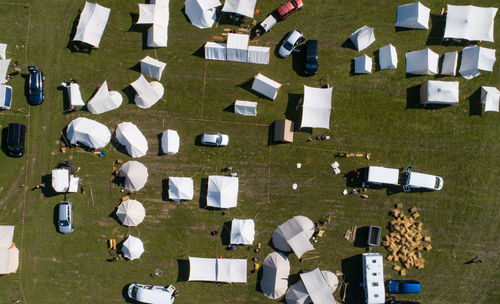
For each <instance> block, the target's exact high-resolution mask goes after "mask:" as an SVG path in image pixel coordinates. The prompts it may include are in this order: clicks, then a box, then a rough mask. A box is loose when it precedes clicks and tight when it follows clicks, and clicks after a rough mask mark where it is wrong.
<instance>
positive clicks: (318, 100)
mask: <svg viewBox="0 0 500 304" xmlns="http://www.w3.org/2000/svg"><path fill="white" fill-rule="evenodd" d="M331 109H332V88H312V87H308V86H306V85H305V86H304V103H303V105H302V122H301V124H300V127H301V128H324V129H330V111H331Z"/></svg>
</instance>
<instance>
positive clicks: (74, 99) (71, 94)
mask: <svg viewBox="0 0 500 304" xmlns="http://www.w3.org/2000/svg"><path fill="white" fill-rule="evenodd" d="M66 90H67V92H68V98H69V104H70V105H71V106H72V107H83V106H84V105H85V102H83V99H82V93H81V92H80V85H79V84H78V83H75V82H72V83H70V84H69V85H68V86H66Z"/></svg>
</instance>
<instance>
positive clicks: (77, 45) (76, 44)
mask: <svg viewBox="0 0 500 304" xmlns="http://www.w3.org/2000/svg"><path fill="white" fill-rule="evenodd" d="M81 14H82V11H81V10H78V14H77V15H76V17H75V20H73V24H72V25H71V31H70V32H69V37H68V43H67V44H66V48H67V49H69V50H70V51H71V52H72V53H75V52H77V53H86V54H90V53H91V52H92V46H91V45H88V44H86V43H84V42H81V41H73V38H74V37H75V35H76V30H77V28H78V22H79V21H80V16H81Z"/></svg>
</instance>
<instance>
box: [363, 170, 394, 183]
mask: <svg viewBox="0 0 500 304" xmlns="http://www.w3.org/2000/svg"><path fill="white" fill-rule="evenodd" d="M367 181H368V182H371V183H383V184H390V185H398V181H399V170H398V169H392V168H385V167H379V166H369V167H368V177H367Z"/></svg>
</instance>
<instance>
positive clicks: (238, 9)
mask: <svg viewBox="0 0 500 304" xmlns="http://www.w3.org/2000/svg"><path fill="white" fill-rule="evenodd" d="M256 3H257V0H226V2H225V3H224V7H222V11H223V12H226V13H237V14H240V15H244V16H247V17H250V18H253V12H254V10H255V4H256Z"/></svg>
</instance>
